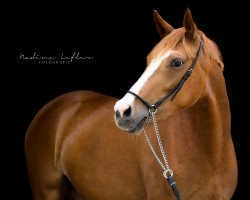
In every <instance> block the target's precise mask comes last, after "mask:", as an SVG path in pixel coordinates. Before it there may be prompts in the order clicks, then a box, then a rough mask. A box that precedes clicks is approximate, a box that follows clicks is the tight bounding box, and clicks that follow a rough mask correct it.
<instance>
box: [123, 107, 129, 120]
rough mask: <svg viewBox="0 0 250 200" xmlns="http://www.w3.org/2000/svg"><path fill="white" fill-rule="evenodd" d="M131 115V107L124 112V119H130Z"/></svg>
mask: <svg viewBox="0 0 250 200" xmlns="http://www.w3.org/2000/svg"><path fill="white" fill-rule="evenodd" d="M130 115H131V107H130V106H129V107H128V108H127V109H126V110H124V112H123V117H125V118H128V117H130Z"/></svg>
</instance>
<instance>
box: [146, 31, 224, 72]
mask: <svg viewBox="0 0 250 200" xmlns="http://www.w3.org/2000/svg"><path fill="white" fill-rule="evenodd" d="M198 32H199V35H200V37H201V39H202V41H203V50H202V54H203V55H204V57H205V58H208V59H210V60H213V61H215V62H216V63H217V64H218V66H219V67H220V68H221V70H223V68H224V64H223V62H222V57H221V53H220V51H219V49H218V46H217V45H216V44H215V42H213V41H212V40H210V39H209V38H208V37H207V36H206V35H205V34H204V33H203V32H202V31H198ZM180 42H181V43H182V45H183V48H184V50H185V52H186V53H187V56H188V58H189V59H194V58H195V56H196V53H197V49H194V48H193V47H192V46H191V45H189V39H188V38H187V37H186V36H185V29H184V28H179V29H175V30H173V31H172V32H171V33H170V34H169V35H167V36H166V37H164V38H163V39H162V40H161V41H160V42H159V43H158V44H157V45H156V46H155V47H154V48H153V49H152V51H151V52H150V53H149V54H148V56H147V63H148V64H149V63H151V61H152V60H154V59H157V58H159V57H161V56H162V55H163V54H165V53H166V52H167V51H169V50H174V49H176V47H177V45H179V44H180Z"/></svg>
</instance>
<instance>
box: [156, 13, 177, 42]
mask: <svg viewBox="0 0 250 200" xmlns="http://www.w3.org/2000/svg"><path fill="white" fill-rule="evenodd" d="M154 20H155V25H156V28H157V31H158V33H159V34H160V36H161V37H162V38H163V37H164V36H166V35H168V34H169V33H170V32H171V31H172V30H174V28H173V27H172V26H171V25H170V24H169V23H167V22H166V21H164V20H163V19H162V17H161V16H160V15H159V14H158V12H157V11H156V10H154Z"/></svg>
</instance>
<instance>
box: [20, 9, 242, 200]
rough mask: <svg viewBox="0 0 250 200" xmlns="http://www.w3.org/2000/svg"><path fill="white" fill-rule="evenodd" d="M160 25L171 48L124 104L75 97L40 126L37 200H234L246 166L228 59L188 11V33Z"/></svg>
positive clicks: (49, 112)
mask: <svg viewBox="0 0 250 200" xmlns="http://www.w3.org/2000/svg"><path fill="white" fill-rule="evenodd" d="M154 18H155V23H156V27H157V30H158V32H159V33H160V36H161V37H162V39H161V41H160V42H159V43H158V44H157V45H156V46H155V47H154V49H153V50H152V51H151V53H150V54H149V55H148V57H147V63H148V64H147V65H148V66H147V68H146V70H145V71H144V73H143V74H142V76H141V77H140V79H139V80H138V81H137V82H136V83H135V84H134V85H133V86H132V88H131V89H130V91H129V92H128V93H127V94H126V95H125V96H124V97H123V98H122V99H120V100H119V101H117V99H115V98H113V97H109V96H105V95H102V94H98V93H95V92H91V91H76V92H71V93H68V94H65V95H62V96H59V97H57V98H55V99H54V100H52V101H51V102H49V103H48V104H47V105H45V106H44V107H43V108H42V109H41V110H40V111H39V112H38V114H37V115H36V116H35V118H34V119H33V121H32V123H31V124H30V126H29V128H28V131H27V134H26V138H25V152H26V159H27V168H28V174H29V180H30V185H31V188H32V193H33V198H34V200H62V199H64V200H66V199H71V200H78V199H79V200H80V199H81V200H84V199H89V200H111V199H113V200H133V199H134V200H145V199H148V200H161V199H164V200H165V199H185V200H186V199H192V200H195V199H197V200H200V199H212V200H216V199H218V200H228V199H231V197H232V195H233V193H234V191H235V188H236V185H237V162H236V156H235V151H234V146H233V142H232V138H231V132H230V131H231V130H230V123H231V122H230V108H229V102H228V97H227V92H226V86H225V80H224V77H223V63H222V60H221V57H220V53H219V50H218V48H217V46H216V44H215V43H214V42H212V41H211V40H210V39H209V38H207V37H206V35H205V34H204V33H203V32H202V31H200V30H198V29H197V26H196V25H195V23H194V22H193V19H192V15H191V13H190V11H189V10H188V9H187V10H186V12H185V15H184V18H183V27H181V28H178V29H174V28H173V27H172V26H171V25H170V24H168V23H167V22H166V21H164V20H163V19H162V18H161V17H160V15H159V14H158V13H157V12H156V11H155V12H154ZM191 72H192V73H191ZM188 77H189V78H188ZM159 99H160V100H159ZM148 102H151V103H154V102H156V103H155V104H153V105H151V103H148ZM156 111H157V112H156ZM150 121H151V123H150ZM125 132H128V133H127V134H126V133H125ZM140 133H144V134H140ZM154 133H156V137H155V136H154ZM144 136H145V137H146V139H145V137H144ZM158 146H159V147H160V148H158ZM159 149H160V150H159ZM161 155H162V156H163V159H162V157H161Z"/></svg>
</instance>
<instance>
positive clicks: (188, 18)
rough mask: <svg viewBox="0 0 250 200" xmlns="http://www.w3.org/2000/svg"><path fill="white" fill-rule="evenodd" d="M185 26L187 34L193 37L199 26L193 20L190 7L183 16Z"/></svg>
mask: <svg viewBox="0 0 250 200" xmlns="http://www.w3.org/2000/svg"><path fill="white" fill-rule="evenodd" d="M183 26H184V28H185V29H186V36H187V37H188V38H190V39H193V38H194V35H195V32H196V30H197V28H196V25H195V23H194V21H193V18H192V14H191V11H190V10H189V8H187V9H186V11H185V14H184V18H183Z"/></svg>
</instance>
